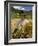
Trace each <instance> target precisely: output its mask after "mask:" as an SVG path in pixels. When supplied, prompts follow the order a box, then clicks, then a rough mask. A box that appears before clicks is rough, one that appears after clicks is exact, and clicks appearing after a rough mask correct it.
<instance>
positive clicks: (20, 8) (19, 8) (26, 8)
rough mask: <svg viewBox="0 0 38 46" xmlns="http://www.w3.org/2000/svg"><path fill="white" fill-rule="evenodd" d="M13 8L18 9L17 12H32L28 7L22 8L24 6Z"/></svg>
mask: <svg viewBox="0 0 38 46" xmlns="http://www.w3.org/2000/svg"><path fill="white" fill-rule="evenodd" d="M13 8H15V9H18V10H23V11H30V10H32V9H31V8H32V7H31V8H30V7H24V6H13Z"/></svg>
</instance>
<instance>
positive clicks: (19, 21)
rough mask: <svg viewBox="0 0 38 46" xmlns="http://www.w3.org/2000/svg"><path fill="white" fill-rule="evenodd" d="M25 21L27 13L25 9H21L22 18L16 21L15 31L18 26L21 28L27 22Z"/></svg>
mask: <svg viewBox="0 0 38 46" xmlns="http://www.w3.org/2000/svg"><path fill="white" fill-rule="evenodd" d="M24 21H25V14H24V12H23V11H21V15H20V19H19V20H18V21H17V22H16V29H15V30H14V32H16V31H17V30H18V28H20V27H21V26H23V25H24V24H25V22H24Z"/></svg>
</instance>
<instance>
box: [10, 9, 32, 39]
mask: <svg viewBox="0 0 38 46" xmlns="http://www.w3.org/2000/svg"><path fill="white" fill-rule="evenodd" d="M20 13H21V11H19V10H15V9H13V10H11V14H10V16H11V35H12V38H14V39H15V38H32V11H24V13H23V14H25V19H24V21H25V25H24V24H23V25H21V26H19V28H16V23H17V21H19V20H20V15H21V14H22V13H21V14H20Z"/></svg>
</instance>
